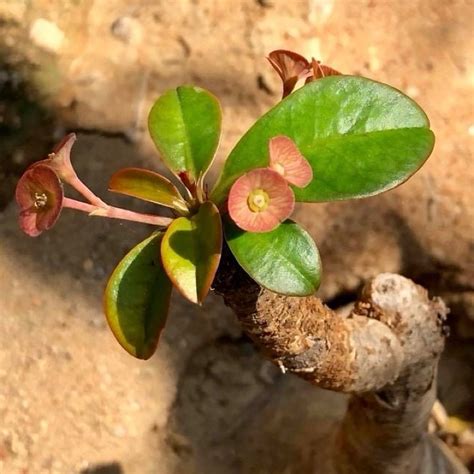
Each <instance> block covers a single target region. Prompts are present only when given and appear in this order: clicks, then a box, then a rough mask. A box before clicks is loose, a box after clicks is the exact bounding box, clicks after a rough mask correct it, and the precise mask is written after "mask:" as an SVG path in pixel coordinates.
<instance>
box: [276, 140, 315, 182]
mask: <svg viewBox="0 0 474 474" xmlns="http://www.w3.org/2000/svg"><path fill="white" fill-rule="evenodd" d="M268 149H269V155H270V168H271V169H272V170H274V171H276V172H277V173H279V174H281V175H282V176H283V178H285V179H286V180H287V181H288V182H289V183H290V184H293V185H294V186H298V187H299V188H304V187H305V186H307V185H308V184H309V183H310V182H311V180H312V179H313V170H312V168H311V165H310V164H309V163H308V161H307V160H306V158H305V157H304V156H303V155H302V154H301V152H300V151H299V150H298V147H297V146H296V144H295V143H294V142H293V140H292V139H291V138H288V137H285V136H284V135H279V136H276V137H273V138H271V139H270V141H269V143H268Z"/></svg>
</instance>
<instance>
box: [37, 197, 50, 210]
mask: <svg viewBox="0 0 474 474" xmlns="http://www.w3.org/2000/svg"><path fill="white" fill-rule="evenodd" d="M47 203H48V196H46V194H45V193H35V204H34V206H35V207H36V209H41V208H42V207H44V206H46V204H47Z"/></svg>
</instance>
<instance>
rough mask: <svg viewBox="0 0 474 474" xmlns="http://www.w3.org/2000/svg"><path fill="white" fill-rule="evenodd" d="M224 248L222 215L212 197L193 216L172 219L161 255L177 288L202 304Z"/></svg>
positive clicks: (186, 296) (185, 295)
mask: <svg viewBox="0 0 474 474" xmlns="http://www.w3.org/2000/svg"><path fill="white" fill-rule="evenodd" d="M221 250H222V224H221V218H220V215H219V211H218V210H217V207H216V206H215V205H214V204H213V203H212V202H210V201H209V202H205V203H204V204H202V205H201V207H200V208H199V211H198V212H197V214H196V215H194V216H193V217H191V218H188V217H179V218H178V219H175V220H174V221H173V222H172V223H171V225H170V226H169V227H168V229H167V230H166V233H165V235H164V237H163V241H162V243H161V258H162V261H163V267H164V269H165V271H166V273H167V274H168V276H169V278H170V280H171V281H172V282H173V284H174V285H175V286H176V288H177V289H178V291H179V292H180V293H181V294H182V295H183V296H184V297H185V298H187V299H189V300H190V301H192V302H193V303H199V304H200V303H202V301H203V300H204V298H205V297H206V295H207V293H208V292H209V288H210V286H211V283H212V281H213V279H214V275H215V273H216V270H217V267H218V265H219V260H220V256H221Z"/></svg>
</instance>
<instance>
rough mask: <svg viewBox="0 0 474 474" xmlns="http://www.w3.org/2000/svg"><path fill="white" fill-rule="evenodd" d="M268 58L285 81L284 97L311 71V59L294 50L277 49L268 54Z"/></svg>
mask: <svg viewBox="0 0 474 474" xmlns="http://www.w3.org/2000/svg"><path fill="white" fill-rule="evenodd" d="M268 60H269V61H270V64H271V65H272V66H273V68H274V69H275V71H276V72H277V73H278V75H279V76H280V77H281V80H282V81H283V97H286V96H287V95H289V94H290V93H291V91H292V90H293V89H294V88H295V86H296V83H297V82H298V81H299V80H300V79H305V78H306V77H308V75H309V74H310V73H311V64H310V63H309V61H307V59H306V58H304V57H303V56H301V55H300V54H297V53H294V52H293V51H287V50H285V49H277V50H276V51H272V52H271V53H270V54H269V55H268Z"/></svg>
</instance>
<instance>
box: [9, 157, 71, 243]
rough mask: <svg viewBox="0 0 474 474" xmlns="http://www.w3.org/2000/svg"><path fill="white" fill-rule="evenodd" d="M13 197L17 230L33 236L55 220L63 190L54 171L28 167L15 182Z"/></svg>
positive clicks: (60, 206)
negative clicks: (17, 221) (18, 214)
mask: <svg viewBox="0 0 474 474" xmlns="http://www.w3.org/2000/svg"><path fill="white" fill-rule="evenodd" d="M15 198H16V201H17V203H18V206H19V207H20V218H19V223H20V228H21V229H22V230H23V232H25V233H26V234H28V235H29V236H31V237H36V236H38V235H40V234H41V232H43V231H44V230H48V229H50V228H51V227H52V226H53V225H54V224H55V223H56V221H57V220H58V217H59V214H60V213H61V209H62V205H63V199H64V191H63V187H62V185H61V181H60V179H59V177H58V175H57V174H56V173H55V171H54V170H53V169H51V168H50V167H48V166H46V165H42V164H37V165H35V166H32V167H30V168H28V169H27V170H26V171H25V173H24V174H23V176H22V177H21V178H20V180H19V181H18V184H17V186H16V191H15Z"/></svg>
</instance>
